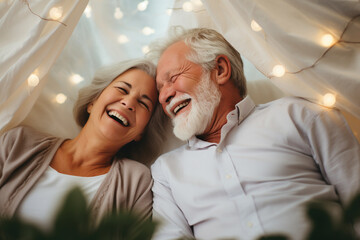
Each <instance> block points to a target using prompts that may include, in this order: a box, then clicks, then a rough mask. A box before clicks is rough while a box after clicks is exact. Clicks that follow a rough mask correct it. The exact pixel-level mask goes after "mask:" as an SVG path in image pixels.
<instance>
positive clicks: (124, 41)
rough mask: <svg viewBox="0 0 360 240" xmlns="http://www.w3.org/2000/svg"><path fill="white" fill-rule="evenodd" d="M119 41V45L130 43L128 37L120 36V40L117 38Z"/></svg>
mask: <svg viewBox="0 0 360 240" xmlns="http://www.w3.org/2000/svg"><path fill="white" fill-rule="evenodd" d="M117 41H118V43H121V44H123V43H127V42H129V38H128V37H127V36H126V35H120V36H119V37H118V38H117Z"/></svg>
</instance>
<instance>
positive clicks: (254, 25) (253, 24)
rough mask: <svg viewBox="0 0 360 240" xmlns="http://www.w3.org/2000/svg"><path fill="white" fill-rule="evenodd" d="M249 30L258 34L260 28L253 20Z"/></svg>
mask: <svg viewBox="0 0 360 240" xmlns="http://www.w3.org/2000/svg"><path fill="white" fill-rule="evenodd" d="M251 29H252V30H254V31H255V32H259V31H261V30H262V27H261V26H260V25H259V24H258V23H257V22H256V21H255V20H252V21H251Z"/></svg>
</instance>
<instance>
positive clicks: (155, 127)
mask: <svg viewBox="0 0 360 240" xmlns="http://www.w3.org/2000/svg"><path fill="white" fill-rule="evenodd" d="M133 68H136V69H140V70H142V71H144V72H145V73H147V74H148V75H149V76H151V77H153V78H154V79H155V76H156V66H155V65H154V64H153V63H152V62H151V61H149V60H146V59H132V60H127V61H122V62H118V63H115V64H112V65H108V66H105V67H102V68H100V69H98V70H97V71H96V73H95V76H94V78H93V80H92V82H91V84H90V85H88V86H87V87H84V88H82V89H81V90H80V91H79V95H78V99H77V101H76V102H75V104H74V108H73V113H74V117H75V120H76V123H77V124H78V125H79V126H80V127H84V126H85V124H86V122H87V121H88V119H89V113H88V111H87V107H88V105H89V104H90V103H92V102H93V101H95V100H96V99H97V98H98V97H99V96H100V94H101V93H102V92H103V90H104V89H105V88H106V87H107V86H108V85H109V84H110V83H111V82H112V81H113V80H114V79H115V78H117V77H118V76H120V75H121V74H123V73H124V72H126V71H128V70H130V69H133ZM167 121H168V120H167V118H166V116H165V114H164V113H163V111H162V110H161V106H159V103H157V104H156V106H155V108H154V111H153V114H152V117H151V119H150V121H149V123H148V125H147V127H146V128H145V130H144V133H143V137H142V139H141V140H140V141H138V142H130V143H128V144H127V145H125V146H124V147H122V148H121V149H120V150H119V152H118V154H117V155H118V157H127V158H131V159H134V160H137V161H139V162H142V163H144V164H146V165H149V164H151V162H152V161H153V160H154V159H155V158H156V157H157V156H158V155H159V154H160V152H161V150H162V145H163V141H164V140H165V138H164V136H165V131H166V130H165V126H166V125H167V124H168V123H167ZM139 148H140V149H141V151H139Z"/></svg>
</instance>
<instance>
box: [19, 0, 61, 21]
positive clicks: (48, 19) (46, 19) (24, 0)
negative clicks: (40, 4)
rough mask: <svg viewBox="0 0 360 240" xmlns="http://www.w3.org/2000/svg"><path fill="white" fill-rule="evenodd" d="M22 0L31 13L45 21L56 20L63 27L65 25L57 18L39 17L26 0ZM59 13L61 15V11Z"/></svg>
mask: <svg viewBox="0 0 360 240" xmlns="http://www.w3.org/2000/svg"><path fill="white" fill-rule="evenodd" d="M23 2H24V3H25V4H26V5H27V7H28V9H29V11H30V12H31V13H32V14H34V15H35V16H37V17H39V18H40V19H42V20H45V21H53V22H58V23H60V24H62V25H64V26H65V27H66V26H67V25H66V24H65V23H63V22H61V21H59V20H57V19H53V18H44V17H41V16H40V15H39V14H37V13H35V12H34V11H33V10H32V9H31V7H30V4H29V2H28V0H23ZM50 10H51V9H50ZM61 15H62V13H61Z"/></svg>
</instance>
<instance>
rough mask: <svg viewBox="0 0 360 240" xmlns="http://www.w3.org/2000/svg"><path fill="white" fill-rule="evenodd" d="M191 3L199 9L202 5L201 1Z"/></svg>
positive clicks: (196, 0) (195, 0)
mask: <svg viewBox="0 0 360 240" xmlns="http://www.w3.org/2000/svg"><path fill="white" fill-rule="evenodd" d="M191 2H192V3H193V4H194V5H195V6H197V7H201V6H202V5H203V3H202V2H201V0H191Z"/></svg>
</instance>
